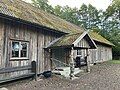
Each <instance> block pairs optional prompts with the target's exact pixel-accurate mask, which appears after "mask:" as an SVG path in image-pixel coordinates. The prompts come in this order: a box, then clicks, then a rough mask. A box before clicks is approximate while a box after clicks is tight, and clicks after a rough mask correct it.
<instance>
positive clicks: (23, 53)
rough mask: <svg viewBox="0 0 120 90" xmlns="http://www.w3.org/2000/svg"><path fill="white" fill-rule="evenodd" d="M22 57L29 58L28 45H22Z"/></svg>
mask: <svg viewBox="0 0 120 90" xmlns="http://www.w3.org/2000/svg"><path fill="white" fill-rule="evenodd" d="M21 57H27V43H26V42H24V43H23V42H22V43H21Z"/></svg>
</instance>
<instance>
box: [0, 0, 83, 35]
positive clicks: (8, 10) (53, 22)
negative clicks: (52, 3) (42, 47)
mask: <svg viewBox="0 0 120 90" xmlns="http://www.w3.org/2000/svg"><path fill="white" fill-rule="evenodd" d="M0 13H3V14H6V15H9V16H12V17H15V18H19V19H22V20H25V21H29V22H32V23H36V24H39V25H42V26H46V27H49V28H51V29H55V30H58V31H62V32H65V33H74V32H78V30H79V31H81V29H82V28H80V27H78V26H76V25H74V24H71V23H69V22H67V21H65V20H63V19H60V18H59V17H56V16H54V15H52V14H48V13H46V12H45V11H43V10H40V9H38V8H36V7H34V6H32V5H31V4H29V3H26V2H24V1H22V0H0Z"/></svg>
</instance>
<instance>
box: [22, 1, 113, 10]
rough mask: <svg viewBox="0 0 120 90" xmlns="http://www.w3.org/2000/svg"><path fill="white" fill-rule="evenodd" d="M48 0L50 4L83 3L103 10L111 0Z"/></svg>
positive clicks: (74, 5) (75, 5)
mask: <svg viewBox="0 0 120 90" xmlns="http://www.w3.org/2000/svg"><path fill="white" fill-rule="evenodd" d="M24 1H27V2H31V0H24ZM48 1H49V4H51V5H52V6H56V5H60V6H65V5H68V6H70V7H77V8H79V7H80V6H81V5H82V4H83V3H84V4H86V5H88V4H92V5H93V6H95V7H96V8H97V9H103V10H105V9H106V8H107V7H108V6H109V5H110V3H111V2H112V0H48Z"/></svg>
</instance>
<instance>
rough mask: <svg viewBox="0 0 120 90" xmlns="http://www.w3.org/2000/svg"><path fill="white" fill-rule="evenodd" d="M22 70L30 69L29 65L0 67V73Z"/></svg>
mask: <svg viewBox="0 0 120 90" xmlns="http://www.w3.org/2000/svg"><path fill="white" fill-rule="evenodd" d="M23 70H31V66H30V65H29V66H21V67H8V68H2V69H0V74H3V73H10V72H16V71H23Z"/></svg>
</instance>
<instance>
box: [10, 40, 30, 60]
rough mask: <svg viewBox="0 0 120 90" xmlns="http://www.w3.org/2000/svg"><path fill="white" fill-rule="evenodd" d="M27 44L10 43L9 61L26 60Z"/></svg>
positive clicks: (20, 42) (22, 42)
mask: <svg viewBox="0 0 120 90" xmlns="http://www.w3.org/2000/svg"><path fill="white" fill-rule="evenodd" d="M28 46H29V42H25V41H11V59H20V58H25V59H28Z"/></svg>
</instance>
